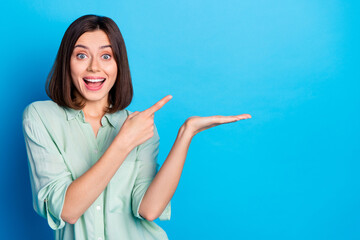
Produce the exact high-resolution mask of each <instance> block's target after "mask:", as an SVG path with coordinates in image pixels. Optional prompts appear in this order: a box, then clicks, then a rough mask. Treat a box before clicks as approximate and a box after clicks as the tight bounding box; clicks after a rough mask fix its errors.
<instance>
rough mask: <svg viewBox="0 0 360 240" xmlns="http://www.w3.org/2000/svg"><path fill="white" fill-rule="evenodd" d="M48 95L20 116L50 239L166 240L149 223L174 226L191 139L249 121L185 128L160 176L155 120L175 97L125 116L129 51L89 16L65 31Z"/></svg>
mask: <svg viewBox="0 0 360 240" xmlns="http://www.w3.org/2000/svg"><path fill="white" fill-rule="evenodd" d="M47 93H48V95H49V97H50V98H51V99H52V101H39V102H34V103H32V104H30V105H29V106H28V107H27V108H26V109H25V111H24V115H23V129H24V136H25V142H26V147H27V153H28V158H29V167H30V178H31V186H32V192H33V203H34V208H35V210H36V211H37V213H38V214H40V215H41V216H43V217H45V218H46V219H47V221H48V223H49V225H50V227H51V228H52V229H54V230H56V239H98V240H101V239H109V240H111V239H167V236H166V234H165V232H164V231H163V230H162V229H161V228H160V227H159V226H158V225H156V224H155V223H154V222H152V221H153V220H154V219H156V218H160V219H162V220H168V219H169V218H170V200H171V198H172V196H173V194H174V192H175V190H176V187H177V185H178V182H179V179H180V176H181V172H182V168H183V165H184V162H185V158H186V154H187V151H188V148H189V145H190V142H191V139H192V138H193V136H195V134H197V133H198V132H200V131H203V130H205V129H208V128H210V127H214V126H216V125H219V124H223V123H229V122H235V121H238V120H240V119H246V118H250V117H251V116H250V115H248V114H242V115H237V116H227V117H225V116H212V117H191V118H189V119H187V120H186V121H185V123H184V124H183V125H182V126H181V128H180V130H179V132H178V135H177V138H176V140H175V143H174V145H173V147H172V149H171V151H170V153H169V155H168V157H167V158H166V160H165V162H164V164H163V165H162V167H161V168H160V170H159V171H158V172H157V163H156V161H157V154H158V147H159V136H158V133H157V130H156V128H155V125H154V114H155V112H156V111H158V110H159V109H160V108H162V107H163V106H164V104H166V103H167V102H168V101H169V100H170V99H171V96H170V95H169V96H166V97H164V98H163V99H161V100H160V101H159V102H157V103H156V104H154V105H153V106H151V107H150V108H148V109H146V110H144V111H142V112H138V111H136V112H133V113H131V112H129V111H128V110H126V109H125V108H126V107H127V106H128V105H129V104H130V102H131V99H132V95H133V89H132V84H131V78H130V70H129V65H128V60H127V54H126V49H125V43H124V40H123V38H122V35H121V33H120V30H119V29H118V27H117V26H116V24H115V23H114V22H113V21H112V20H111V19H110V18H107V17H100V16H95V15H86V16H82V17H80V18H79V19H77V20H76V21H74V22H73V23H72V24H71V25H70V26H69V28H68V29H67V30H66V32H65V35H64V37H63V39H62V42H61V45H60V48H59V51H58V54H57V57H56V60H55V63H54V66H53V69H52V71H51V73H50V74H49V78H48V82H47Z"/></svg>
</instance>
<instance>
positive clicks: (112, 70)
mask: <svg viewBox="0 0 360 240" xmlns="http://www.w3.org/2000/svg"><path fill="white" fill-rule="evenodd" d="M104 70H105V71H106V73H107V74H108V75H109V77H113V78H116V75H117V70H118V69H117V65H116V63H115V62H114V63H113V64H108V65H106V66H104Z"/></svg>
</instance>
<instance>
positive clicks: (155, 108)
mask: <svg viewBox="0 0 360 240" xmlns="http://www.w3.org/2000/svg"><path fill="white" fill-rule="evenodd" d="M171 98H172V96H171V95H167V96H166V97H164V98H163V99H161V100H160V101H158V102H157V103H155V104H154V105H152V106H151V107H149V108H148V109H146V110H144V111H143V112H145V113H148V114H150V115H151V114H154V113H155V112H156V111H158V110H159V109H160V108H162V107H163V106H164V105H165V104H166V103H167V102H168V101H170V99H171Z"/></svg>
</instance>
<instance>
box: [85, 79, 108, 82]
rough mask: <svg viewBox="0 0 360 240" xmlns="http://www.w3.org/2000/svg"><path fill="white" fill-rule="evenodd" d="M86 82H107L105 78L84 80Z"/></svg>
mask: <svg viewBox="0 0 360 240" xmlns="http://www.w3.org/2000/svg"><path fill="white" fill-rule="evenodd" d="M84 80H86V81H88V82H102V81H104V80H105V78H98V79H88V78H84Z"/></svg>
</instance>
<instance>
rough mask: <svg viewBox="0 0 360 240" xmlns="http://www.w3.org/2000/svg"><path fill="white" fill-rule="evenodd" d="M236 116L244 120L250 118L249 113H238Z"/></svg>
mask: <svg viewBox="0 0 360 240" xmlns="http://www.w3.org/2000/svg"><path fill="white" fill-rule="evenodd" d="M236 117H237V118H238V119H239V120H244V119H248V118H252V117H251V115H250V114H247V113H246V114H240V115H236Z"/></svg>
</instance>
